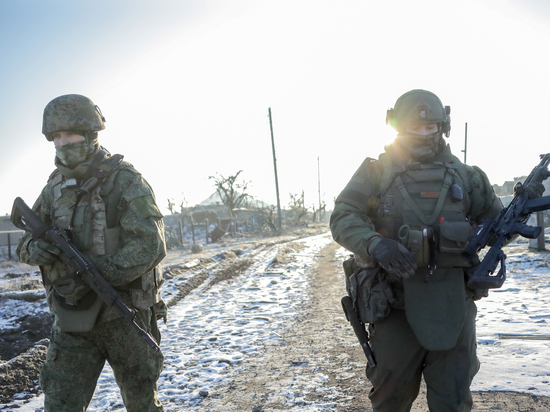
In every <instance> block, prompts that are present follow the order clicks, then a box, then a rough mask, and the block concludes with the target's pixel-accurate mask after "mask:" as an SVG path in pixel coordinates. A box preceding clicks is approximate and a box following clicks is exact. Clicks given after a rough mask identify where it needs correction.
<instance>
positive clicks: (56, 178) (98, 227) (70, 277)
mask: <svg viewBox="0 0 550 412" xmlns="http://www.w3.org/2000/svg"><path fill="white" fill-rule="evenodd" d="M117 173H118V171H117V170H116V171H114V172H113V173H112V174H111V175H110V176H109V177H108V179H107V180H106V181H105V182H104V183H103V184H100V185H99V186H97V187H96V188H95V189H93V190H92V191H90V192H89V193H88V194H87V195H84V196H83V197H82V198H81V199H80V200H79V202H78V204H77V205H76V208H75V204H76V200H77V190H78V189H79V187H80V186H79V184H78V182H77V181H76V180H75V179H69V178H66V177H64V176H63V175H61V173H56V174H54V175H53V176H52V181H51V185H52V189H53V203H52V208H51V211H50V217H51V220H52V224H53V225H54V226H55V227H57V228H60V229H69V226H70V223H71V221H72V228H71V233H72V237H73V239H72V240H73V242H74V243H75V245H76V246H77V248H78V249H79V250H80V251H81V252H83V253H84V254H85V255H87V256H90V257H91V258H92V259H93V257H96V256H104V255H111V256H113V255H116V254H117V253H118V251H119V250H120V247H121V245H122V244H123V241H124V239H123V232H122V231H121V230H120V229H119V227H118V226H117V225H116V223H117V222H116V221H113V219H112V218H111V217H109V216H107V213H106V205H105V202H106V201H107V202H108V203H110V204H113V205H114V207H113V209H116V208H117V206H118V201H119V200H120V195H121V194H120V193H117V189H114V180H115V178H116V174H117ZM111 213H115V212H114V211H113V210H112V211H111ZM108 218H109V219H108ZM108 220H109V222H110V223H111V225H113V224H115V226H114V227H109V225H108ZM68 271H69V269H68V268H67V267H66V266H65V265H63V263H62V262H56V263H54V265H52V266H51V267H48V268H47V276H45V277H44V279H45V282H46V287H47V289H48V286H50V289H51V287H52V286H53V289H54V290H55V293H50V294H49V296H48V298H49V302H50V304H53V306H54V308H53V309H54V311H55V312H56V314H57V315H58V319H59V323H60V327H61V329H62V330H63V331H64V332H85V331H89V330H91V329H92V328H93V326H94V325H95V322H96V319H97V316H98V314H99V312H100V310H101V308H102V306H103V304H102V302H101V300H100V299H99V298H97V296H96V295H95V293H94V292H90V288H89V287H88V286H87V285H86V284H84V282H83V281H82V280H81V279H80V277H79V276H78V275H76V274H74V273H69V272H68ZM161 284H162V278H161V272H160V270H158V268H154V269H153V270H151V271H149V272H148V273H146V274H144V275H142V276H141V277H139V278H137V279H136V280H134V281H132V282H131V283H130V284H128V285H123V286H121V287H117V288H116V289H118V290H119V292H126V293H128V294H129V296H130V300H131V304H132V306H133V307H134V308H136V309H138V310H145V309H148V308H150V307H151V306H153V305H154V304H155V303H157V302H159V301H160V299H161V296H160V286H161ZM52 292H53V291H52ZM50 295H53V297H52V296H50Z"/></svg>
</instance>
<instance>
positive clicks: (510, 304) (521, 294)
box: [472, 241, 550, 396]
mask: <svg viewBox="0 0 550 412" xmlns="http://www.w3.org/2000/svg"><path fill="white" fill-rule="evenodd" d="M506 254H507V256H508V258H507V259H506V263H507V280H506V282H505V283H504V285H503V286H502V288H500V289H495V290H492V291H490V292H489V297H488V298H484V299H482V300H480V301H478V302H477V308H478V312H477V341H478V357H479V359H480V361H481V370H480V371H479V372H478V374H477V375H476V377H475V378H474V381H473V385H472V390H475V391H487V390H506V391H518V392H529V393H532V394H535V395H544V396H550V267H549V263H550V262H549V258H550V253H548V252H536V251H532V250H528V249H527V244H526V242H525V241H523V242H521V243H515V244H511V245H510V246H509V247H508V248H506Z"/></svg>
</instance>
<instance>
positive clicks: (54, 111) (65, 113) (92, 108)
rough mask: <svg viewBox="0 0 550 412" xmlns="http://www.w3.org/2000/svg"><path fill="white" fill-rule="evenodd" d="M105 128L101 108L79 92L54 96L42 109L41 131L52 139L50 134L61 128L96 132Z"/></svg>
mask: <svg viewBox="0 0 550 412" xmlns="http://www.w3.org/2000/svg"><path fill="white" fill-rule="evenodd" d="M103 129H105V118H104V117H103V115H102V114H101V110H100V109H99V107H97V106H96V105H95V104H94V103H93V102H92V101H91V100H90V99H89V98H87V97H85V96H82V95H80V94H66V95H63V96H59V97H56V98H55V99H53V100H52V101H51V102H49V103H48V105H47V106H46V108H45V109H44V119H43V123H42V133H43V134H44V136H46V139H48V140H49V141H52V134H53V133H55V132H59V131H62V130H71V131H80V132H85V133H88V132H98V131H100V130H103Z"/></svg>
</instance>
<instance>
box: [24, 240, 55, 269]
mask: <svg viewBox="0 0 550 412" xmlns="http://www.w3.org/2000/svg"><path fill="white" fill-rule="evenodd" d="M60 253H61V251H60V250H59V249H58V248H57V247H55V246H54V245H52V244H51V243H50V242H47V241H46V240H44V239H38V240H33V241H32V242H31V243H29V257H30V261H31V262H32V263H35V264H37V265H40V266H44V265H51V264H52V263H53V262H55V261H56V260H57V256H58V255H59V254H60Z"/></svg>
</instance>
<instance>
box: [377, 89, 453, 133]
mask: <svg viewBox="0 0 550 412" xmlns="http://www.w3.org/2000/svg"><path fill="white" fill-rule="evenodd" d="M450 114H451V107H450V106H443V103H441V100H439V97H437V96H436V95H435V94H434V93H432V92H429V91H427V90H422V89H415V90H411V91H410V92H407V93H405V94H403V95H402V96H401V97H400V98H399V99H397V101H396V102H395V106H394V107H393V109H389V110H388V111H387V114H386V124H389V125H390V126H392V127H393V128H394V129H395V130H397V131H398V132H402V131H403V130H404V129H405V127H406V126H407V125H410V124H429V123H437V124H438V125H439V126H440V127H439V131H440V132H441V133H442V134H444V135H445V136H446V137H449V134H450V131H451V116H450Z"/></svg>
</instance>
